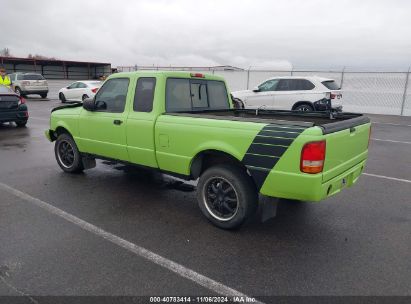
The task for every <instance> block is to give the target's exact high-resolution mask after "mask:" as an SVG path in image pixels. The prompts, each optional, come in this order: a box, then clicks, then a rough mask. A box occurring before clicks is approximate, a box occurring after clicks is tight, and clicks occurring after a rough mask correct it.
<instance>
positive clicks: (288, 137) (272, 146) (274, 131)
mask: <svg viewBox="0 0 411 304" xmlns="http://www.w3.org/2000/svg"><path fill="white" fill-rule="evenodd" d="M304 130H305V128H302V127H294V126H282V125H276V124H269V125H266V126H264V127H263V128H262V129H261V131H260V132H259V133H258V134H257V135H256V136H255V138H254V140H253V142H252V143H251V145H250V147H249V148H248V150H247V152H246V154H245V155H244V157H243V160H242V162H243V163H244V165H245V166H246V167H247V169H248V171H249V172H250V174H251V176H252V178H253V180H254V182H255V184H256V185H257V188H258V190H259V191H260V189H261V187H262V186H263V184H264V182H265V180H266V178H267V176H268V174H269V173H270V171H271V170H272V169H273V168H274V166H275V165H276V164H277V162H278V161H279V160H280V158H281V156H282V155H283V154H284V153H285V152H286V151H287V149H288V147H289V146H290V145H291V144H292V143H293V141H294V139H295V138H297V137H298V135H300V134H301V133H302V132H303V131H304Z"/></svg>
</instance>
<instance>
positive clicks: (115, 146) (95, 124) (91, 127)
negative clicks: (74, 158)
mask: <svg viewBox="0 0 411 304" xmlns="http://www.w3.org/2000/svg"><path fill="white" fill-rule="evenodd" d="M129 82H130V79H129V78H113V79H109V80H108V81H106V82H105V83H104V85H103V86H102V87H101V88H100V90H99V91H98V93H97V95H96V97H95V100H94V102H95V105H96V110H95V111H87V110H85V109H83V110H82V111H81V113H80V119H79V137H80V138H79V139H78V142H79V148H80V150H81V151H82V152H87V153H91V154H96V155H99V156H104V157H108V158H113V159H119V160H125V161H128V154H127V141H126V118H127V111H125V108H126V107H125V106H126V102H127V98H130V97H131V96H132V94H128V88H129Z"/></svg>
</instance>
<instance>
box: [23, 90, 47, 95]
mask: <svg viewBox="0 0 411 304" xmlns="http://www.w3.org/2000/svg"><path fill="white" fill-rule="evenodd" d="M48 92H49V90H44V89H43V90H24V91H23V90H22V91H21V93H22V94H48Z"/></svg>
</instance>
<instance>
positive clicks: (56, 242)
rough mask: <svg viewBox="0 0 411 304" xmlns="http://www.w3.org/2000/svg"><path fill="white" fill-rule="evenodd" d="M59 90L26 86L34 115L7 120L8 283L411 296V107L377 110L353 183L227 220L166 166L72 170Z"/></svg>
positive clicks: (1, 211)
mask: <svg viewBox="0 0 411 304" xmlns="http://www.w3.org/2000/svg"><path fill="white" fill-rule="evenodd" d="M59 104H60V103H59V102H58V101H57V100H55V99H49V100H42V99H36V98H35V99H28V106H29V111H30V119H29V123H28V125H27V128H16V127H15V126H13V125H8V124H4V125H3V126H0V170H1V171H0V172H1V174H0V241H1V243H0V295H3V296H4V295H9V296H13V295H20V296H25V297H26V298H27V300H28V301H29V303H30V302H32V301H35V302H33V303H36V302H39V303H41V300H39V299H36V297H37V296H46V295H48V296H49V295H54V296H62V295H110V296H113V295H114V296H136V295H141V296H163V295H164V296H172V295H174V296H183V295H192V296H194V295H204V296H205V295H207V296H208V295H217V294H218V293H219V292H221V291H222V292H227V291H230V292H232V291H234V292H239V293H243V294H245V295H249V296H253V297H256V298H257V299H260V300H262V301H264V302H270V298H266V297H267V296H307V295H308V296H314V295H315V296H318V295H321V296H360V295H361V296H411V284H410V282H411V153H410V152H411V117H396V116H381V115H372V117H371V118H372V121H373V122H374V124H373V131H372V140H371V144H370V157H369V161H368V165H367V168H366V170H365V171H366V174H365V175H363V176H362V177H361V178H360V180H359V182H358V183H357V184H356V185H355V186H354V187H352V188H349V189H347V190H345V191H344V192H342V193H340V194H339V195H337V196H334V197H332V198H330V199H328V200H326V201H323V202H321V203H287V202H283V201H280V202H279V205H278V210H277V216H276V217H275V218H274V219H271V220H269V221H267V222H265V223H261V222H260V221H259V220H258V219H257V218H256V219H255V220H254V221H252V222H251V223H249V224H248V225H247V226H244V227H242V228H241V229H240V230H237V231H224V230H220V229H218V228H216V227H214V226H212V225H211V224H209V223H208V222H207V220H206V219H205V218H204V217H203V216H202V215H201V212H200V210H199V208H198V207H197V204H196V199H195V192H194V191H193V190H194V188H193V187H192V186H191V185H184V184H183V185H181V184H180V183H179V182H178V181H176V180H174V179H170V178H169V177H167V176H163V175H161V174H157V173H153V172H147V171H144V170H136V171H131V172H130V171H126V172H125V171H124V170H123V167H121V166H118V165H117V166H113V165H111V164H108V163H105V162H99V163H98V166H97V168H95V169H92V170H88V171H86V172H85V173H84V174H81V175H68V174H65V173H63V172H62V171H61V170H60V168H59V167H58V165H57V163H56V161H55V158H54V152H53V144H51V143H49V142H48V141H47V140H46V138H45V137H44V130H45V129H47V128H48V117H49V112H50V109H51V108H53V107H55V106H57V105H59ZM57 208H58V209H57ZM63 211H64V213H62V212H63ZM105 233H106V234H105ZM123 241H124V242H123ZM145 249H146V250H148V252H145V251H144V250H145ZM144 254H148V255H144ZM152 254H157V255H159V256H160V257H158V256H155V255H152ZM173 263H178V267H177V266H176V265H177V264H173ZM174 266H176V267H177V268H176V267H174ZM179 267H180V268H179ZM190 271H191V272H190ZM196 275H198V276H196ZM193 276H194V277H193ZM193 278H194V279H193ZM218 284H220V285H218Z"/></svg>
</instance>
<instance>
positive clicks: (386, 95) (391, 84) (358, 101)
mask: <svg viewBox="0 0 411 304" xmlns="http://www.w3.org/2000/svg"><path fill="white" fill-rule="evenodd" d="M136 70H186V71H187V70H189V71H195V72H201V73H210V74H215V75H220V76H223V77H224V78H225V79H226V81H227V83H228V85H229V88H230V90H231V91H238V90H245V89H252V88H254V87H255V86H257V85H258V84H260V83H261V82H263V81H264V80H266V79H268V78H270V77H274V76H290V75H292V76H319V77H325V78H330V79H334V80H335V81H336V82H337V83H339V84H340V85H341V88H342V90H343V97H344V98H343V102H344V110H345V111H349V112H362V113H373V114H391V115H405V116H411V88H410V87H411V83H410V82H411V79H410V77H409V76H410V70H408V72H361V71H344V70H342V71H302V70H292V71H273V70H255V69H250V70H240V69H233V70H227V69H223V68H174V67H137V66H133V67H118V71H120V72H122V71H123V72H126V71H136Z"/></svg>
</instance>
